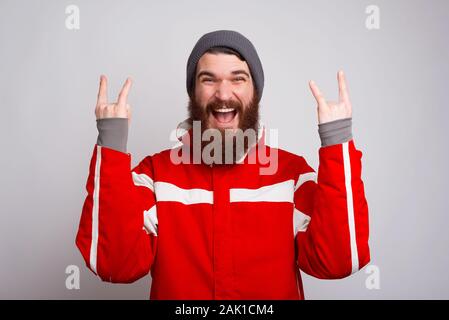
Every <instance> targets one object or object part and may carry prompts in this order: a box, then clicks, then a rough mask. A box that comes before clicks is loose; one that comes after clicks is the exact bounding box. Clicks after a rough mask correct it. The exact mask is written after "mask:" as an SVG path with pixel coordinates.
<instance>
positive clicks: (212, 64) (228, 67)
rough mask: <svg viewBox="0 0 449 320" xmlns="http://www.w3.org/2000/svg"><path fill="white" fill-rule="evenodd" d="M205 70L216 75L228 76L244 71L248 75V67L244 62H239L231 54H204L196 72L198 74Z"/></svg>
mask: <svg viewBox="0 0 449 320" xmlns="http://www.w3.org/2000/svg"><path fill="white" fill-rule="evenodd" d="M206 70H207V71H210V72H213V73H215V74H217V75H226V74H230V73H231V72H232V71H236V70H245V71H246V72H248V74H249V67H248V64H247V63H246V61H242V60H240V59H239V58H238V57H237V56H235V55H233V54H224V53H218V54H215V53H214V54H212V53H205V54H204V55H203V56H202V57H201V58H200V60H199V61H198V65H197V68H196V72H197V74H198V73H199V72H201V71H206Z"/></svg>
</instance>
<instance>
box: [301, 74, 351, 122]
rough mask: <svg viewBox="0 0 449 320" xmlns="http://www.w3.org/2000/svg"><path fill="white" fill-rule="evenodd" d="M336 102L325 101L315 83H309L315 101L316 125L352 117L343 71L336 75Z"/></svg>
mask: <svg viewBox="0 0 449 320" xmlns="http://www.w3.org/2000/svg"><path fill="white" fill-rule="evenodd" d="M337 79H338V96H339V98H338V102H335V101H326V99H325V98H324V96H323V94H322V93H321V91H320V89H319V88H318V86H317V85H316V83H315V82H314V81H313V80H311V81H310V82H309V86H310V90H312V94H313V96H314V97H315V99H316V101H317V104H318V105H317V110H318V123H319V124H322V123H326V122H330V121H334V120H339V119H344V118H350V117H352V106H351V102H350V101H349V94H348V86H347V85H346V79H345V75H344V73H343V71H339V72H338V73H337Z"/></svg>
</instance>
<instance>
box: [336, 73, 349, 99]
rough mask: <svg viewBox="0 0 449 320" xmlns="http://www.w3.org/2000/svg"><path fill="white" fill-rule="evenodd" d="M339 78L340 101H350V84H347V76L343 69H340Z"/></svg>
mask: <svg viewBox="0 0 449 320" xmlns="http://www.w3.org/2000/svg"><path fill="white" fill-rule="evenodd" d="M337 79H338V96H339V98H340V102H347V101H349V94H348V85H347V84H346V77H345V74H344V73H343V71H342V70H340V71H338V74H337Z"/></svg>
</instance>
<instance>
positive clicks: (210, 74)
mask: <svg viewBox="0 0 449 320" xmlns="http://www.w3.org/2000/svg"><path fill="white" fill-rule="evenodd" d="M231 74H233V75H238V74H244V75H246V76H247V77H248V78H250V76H249V74H248V72H246V71H245V70H235V71H232V72H231ZM201 76H209V77H212V78H214V77H215V74H213V73H212V72H210V71H200V72H199V73H198V75H197V78H199V77H201Z"/></svg>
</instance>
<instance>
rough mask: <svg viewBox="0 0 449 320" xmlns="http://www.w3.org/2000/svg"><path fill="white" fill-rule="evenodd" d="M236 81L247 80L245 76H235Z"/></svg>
mask: <svg viewBox="0 0 449 320" xmlns="http://www.w3.org/2000/svg"><path fill="white" fill-rule="evenodd" d="M234 81H245V78H243V77H237V78H234Z"/></svg>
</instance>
